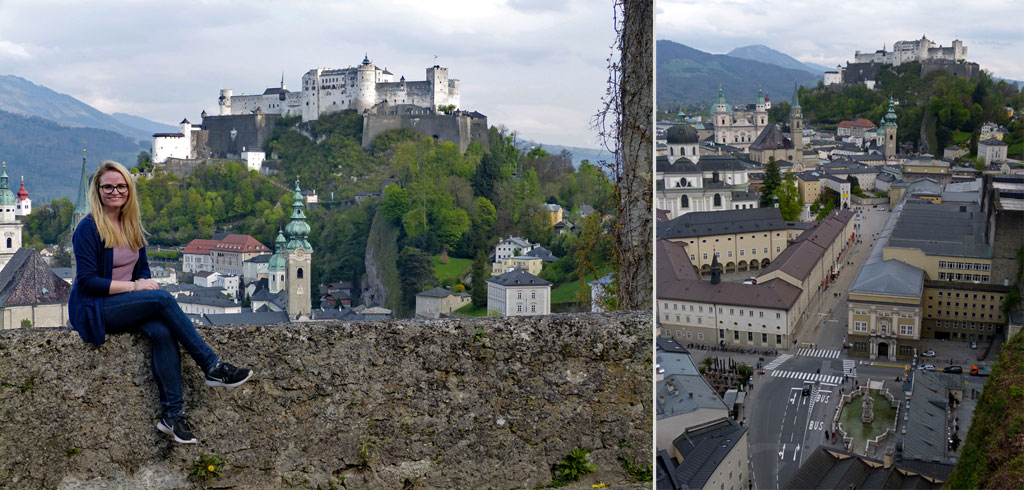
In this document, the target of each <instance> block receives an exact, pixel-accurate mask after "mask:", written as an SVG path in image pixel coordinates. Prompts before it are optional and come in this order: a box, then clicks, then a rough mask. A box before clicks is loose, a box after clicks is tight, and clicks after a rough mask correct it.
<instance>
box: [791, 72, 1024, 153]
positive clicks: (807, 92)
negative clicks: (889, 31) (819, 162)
mask: <svg viewBox="0 0 1024 490" xmlns="http://www.w3.org/2000/svg"><path fill="white" fill-rule="evenodd" d="M799 93H800V105H801V107H802V108H803V114H804V118H805V119H806V121H807V123H808V124H817V125H823V126H829V125H835V124H838V123H839V122H840V121H843V120H847V119H855V118H858V117H863V118H865V119H868V120H870V121H875V122H876V124H877V122H878V121H879V120H880V119H881V118H882V116H883V115H884V114H885V113H886V111H887V110H888V104H889V96H890V95H891V96H892V97H893V98H894V99H896V100H897V101H898V102H899V106H898V107H897V108H896V116H897V120H896V123H897V125H898V126H899V131H898V132H897V139H898V140H899V141H900V142H901V143H904V142H905V143H911V144H913V145H914V147H915V149H916V150H917V151H918V152H922V153H925V152H927V153H931V154H934V155H939V156H941V155H942V150H943V149H944V148H946V147H947V146H950V145H954V144H956V145H963V146H966V147H968V148H969V149H970V152H971V153H972V154H976V153H977V146H978V138H979V134H980V130H981V126H982V125H983V124H984V123H986V122H989V121H991V122H995V123H998V124H1000V125H1003V126H1005V127H1006V128H1007V129H1008V130H1009V131H1010V134H1009V135H1007V136H1006V138H1004V140H1003V141H1005V142H1007V143H1008V144H1009V145H1010V148H1009V154H1010V157H1011V158H1014V155H1016V156H1017V157H1018V158H1019V157H1020V156H1021V155H1024V120H1022V118H1020V117H1016V118H1014V119H1012V120H1011V118H1010V116H1009V115H1008V113H1007V110H1006V107H1011V108H1013V109H1014V111H1015V112H1016V113H1017V114H1019V113H1020V111H1021V108H1022V105H1024V92H1022V91H1021V90H1019V89H1017V88H1016V87H1015V86H1014V85H1011V84H1008V83H1006V82H1005V81H997V80H995V79H994V78H993V77H992V76H991V74H990V73H988V72H986V71H984V70H983V71H982V73H981V74H980V75H979V76H977V77H975V78H973V79H965V78H962V77H958V76H955V75H951V74H949V73H945V72H941V71H934V72H931V73H928V74H926V75H925V76H923V77H922V76H921V65H920V64H919V63H905V64H903V65H900V66H898V67H892V68H890V69H888V70H883V71H881V72H880V73H879V75H878V77H877V80H876V85H875V89H874V90H870V89H868V88H867V87H865V86H864V85H860V84H858V85H847V86H844V87H842V88H839V89H836V88H835V87H825V86H824V85H823V84H818V86H817V87H813V88H804V87H801V88H800V90H799ZM772 109H773V110H774V109H775V108H774V107H773V108H772Z"/></svg>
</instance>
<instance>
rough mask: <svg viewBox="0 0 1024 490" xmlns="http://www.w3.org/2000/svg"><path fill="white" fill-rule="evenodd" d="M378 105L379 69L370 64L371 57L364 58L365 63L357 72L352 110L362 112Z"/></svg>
mask: <svg viewBox="0 0 1024 490" xmlns="http://www.w3.org/2000/svg"><path fill="white" fill-rule="evenodd" d="M376 103H377V68H376V67H374V66H373V63H370V57H369V56H364V57H363V63H362V64H361V65H359V69H358V71H357V72H356V93H355V98H354V99H353V100H352V108H353V109H355V110H356V111H357V112H362V111H364V110H366V109H369V108H371V107H373V105H374V104H376Z"/></svg>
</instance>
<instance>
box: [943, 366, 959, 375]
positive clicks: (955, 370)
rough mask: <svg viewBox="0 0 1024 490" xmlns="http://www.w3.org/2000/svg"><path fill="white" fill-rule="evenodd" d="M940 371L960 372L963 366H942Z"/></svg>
mask: <svg viewBox="0 0 1024 490" xmlns="http://www.w3.org/2000/svg"><path fill="white" fill-rule="evenodd" d="M942 372H944V373H953V374H960V373H962V372H964V368H962V367H960V366H949V367H946V368H943V369H942Z"/></svg>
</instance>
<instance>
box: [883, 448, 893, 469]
mask: <svg viewBox="0 0 1024 490" xmlns="http://www.w3.org/2000/svg"><path fill="white" fill-rule="evenodd" d="M892 454H893V449H892V447H889V448H887V449H886V450H885V456H882V467H884V468H885V469H889V468H892Z"/></svg>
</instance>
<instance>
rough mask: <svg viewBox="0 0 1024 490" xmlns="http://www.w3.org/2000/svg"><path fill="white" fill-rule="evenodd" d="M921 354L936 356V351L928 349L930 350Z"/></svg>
mask: <svg viewBox="0 0 1024 490" xmlns="http://www.w3.org/2000/svg"><path fill="white" fill-rule="evenodd" d="M921 355H922V356H924V357H935V351H933V350H931V349H928V350H926V351H924V352H922V353H921Z"/></svg>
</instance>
